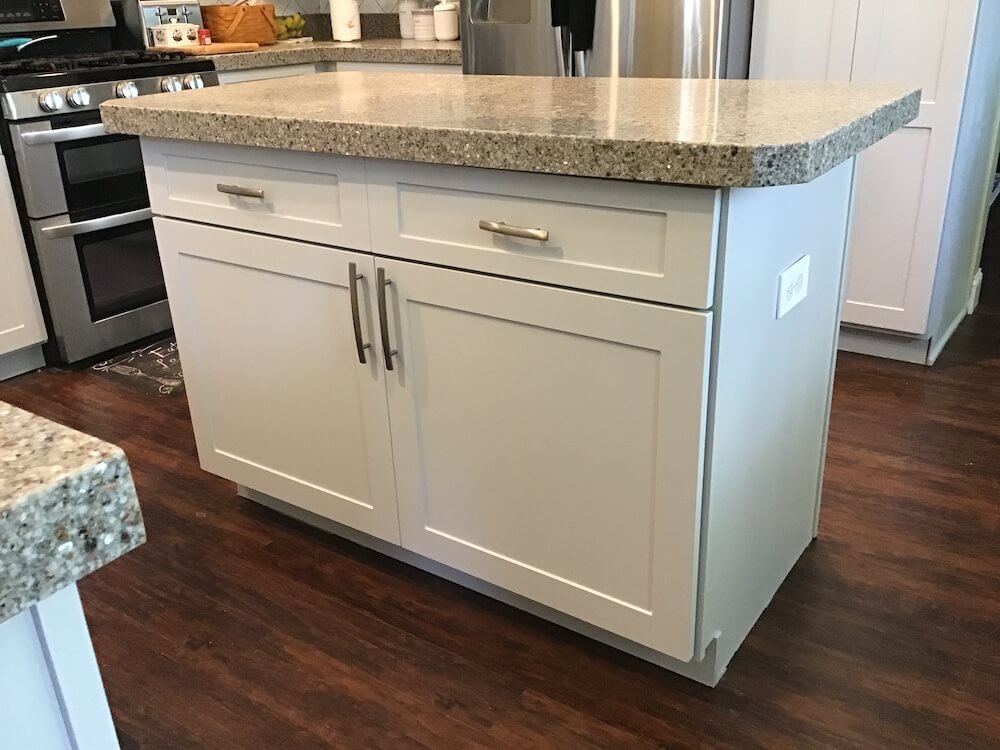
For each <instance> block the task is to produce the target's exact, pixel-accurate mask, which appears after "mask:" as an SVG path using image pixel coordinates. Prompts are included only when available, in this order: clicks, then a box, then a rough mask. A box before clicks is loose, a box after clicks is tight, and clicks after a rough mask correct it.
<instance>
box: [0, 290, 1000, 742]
mask: <svg viewBox="0 0 1000 750" xmlns="http://www.w3.org/2000/svg"><path fill="white" fill-rule="evenodd" d="M994 281H1000V278H996V279H994ZM989 298H990V299H992V297H989ZM0 399H3V400H6V401H9V402H11V403H14V404H16V405H18V406H22V407H24V408H27V409H30V410H31V411H34V412H37V413H39V414H43V415H45V416H47V417H50V418H52V419H55V420H58V421H60V422H63V423H66V424H68V425H71V426H73V427H77V428H79V429H82V430H86V431H88V432H91V433H93V434H95V435H98V436H100V437H102V438H104V439H106V440H110V441H112V442H114V443H118V444H119V445H121V446H122V447H123V448H124V449H125V451H126V453H127V454H128V456H129V459H130V460H131V463H132V468H133V472H134V476H135V481H136V484H137V486H138V489H139V496H140V499H141V502H142V505H143V508H144V511H145V519H146V524H147V527H148V530H149V542H148V543H147V544H146V545H145V546H144V547H142V548H140V549H139V550H137V551H135V552H134V553H132V554H130V555H127V556H126V557H124V558H122V559H121V560H118V561H117V562H115V563H114V564H112V565H110V566H109V567H107V568H105V569H103V570H101V571H99V572H98V573H96V574H94V575H92V576H90V577H88V578H86V579H84V580H83V581H82V582H81V585H80V588H81V591H82V595H83V601H84V605H85V608H86V611H87V616H88V619H89V622H90V626H91V629H92V633H93V638H94V642H95V647H96V650H97V654H98V657H99V660H100V663H101V669H102V671H103V674H104V679H105V683H106V686H107V691H108V695H109V698H110V701H111V707H112V710H113V712H114V715H115V719H116V722H117V724H118V726H119V727H120V729H121V730H122V731H124V732H125V733H127V734H128V735H129V736H131V737H132V738H134V739H135V740H136V741H137V742H138V744H139V746H140V747H141V748H142V749H143V750H153V749H154V748H170V749H171V750H174V749H177V748H210V749H211V750H226V749H228V748H234V749H235V748H239V749H240V750H247V749H250V748H281V749H283V750H284V749H285V748H287V749H289V750H291V749H295V750H298V749H300V748H302V749H308V748H330V747H335V748H376V747H377V748H411V747H414V748H416V747H424V748H452V747H458V748H486V747H490V748H505V749H506V748H542V747H553V748H572V749H573V750H576V749H577V748H580V749H583V748H631V747H650V748H651V747H694V746H711V747H734V748H747V747H770V748H773V747H782V748H785V747H788V748H806V747H845V748H846V747H850V748H854V747H970V748H986V747H1000V741H998V738H1000V646H998V644H1000V307H993V308H990V307H986V308H984V309H983V310H982V311H981V312H980V313H979V314H977V315H976V316H974V317H973V318H970V319H968V320H967V321H966V322H965V323H964V324H963V325H962V327H961V328H960V329H959V331H958V333H957V334H956V337H955V339H954V341H953V343H952V345H951V346H950V347H949V348H948V350H947V351H946V352H945V354H944V355H943V356H942V357H941V359H940V361H939V364H938V365H937V366H936V367H935V368H933V369H926V368H923V367H919V366H915V365H905V364H899V363H893V362H888V361H884V360H876V359H869V358H866V357H862V356H858V355H848V354H845V355H842V356H841V358H840V363H839V371H838V380H837V385H836V392H835V396H834V416H833V422H832V428H831V438H830V446H829V460H828V466H827V473H826V489H825V497H824V504H823V513H822V518H821V525H820V536H819V539H818V540H817V541H816V543H814V544H813V545H812V547H810V549H809V550H807V551H806V553H805V555H804V556H803V557H802V559H801V560H800V561H799V563H798V565H797V566H796V567H795V569H794V570H793V571H792V573H791V575H790V577H789V579H788V580H787V581H786V583H785V584H784V586H783V587H782V588H781V590H780V591H779V592H778V595H777V596H776V598H775V600H774V602H773V604H772V605H771V607H770V608H769V609H768V610H767V611H766V612H765V613H764V616H763V618H762V619H761V620H760V622H759V623H758V624H757V626H756V627H755V629H754V630H753V631H752V632H751V634H750V636H749V638H748V639H747V641H746V643H745V644H744V645H743V647H742V649H741V650H740V652H739V653H738V654H737V655H736V657H735V659H734V660H733V662H732V663H731V664H730V667H729V671H728V673H727V674H726V675H725V677H724V678H723V680H722V682H721V684H720V686H719V687H718V688H716V689H715V690H711V689H709V688H705V687H702V686H699V685H697V684H695V683H692V682H689V681H687V680H685V679H683V678H681V677H677V676H674V675H672V674H670V673H668V672H665V671H662V670H660V669H657V668H656V667H653V666H651V665H649V664H646V663H644V662H642V661H639V660H638V659H634V658H631V657H628V656H625V655H622V654H620V653H618V652H616V651H614V650H612V649H610V648H607V647H604V646H601V645H599V644H596V643H594V642H592V641H589V640H587V639H585V638H583V637H580V636H577V635H574V634H572V633H570V632H567V631H565V630H563V629H561V628H559V627H557V626H554V625H551V624H548V623H546V622H544V621H541V620H538V619H535V618H534V617H531V616H529V615H526V614H522V613H520V612H518V611H516V610H514V609H511V608H508V607H506V606H503V605H500V604H497V603H495V602H493V601H492V600H490V599H487V598H485V597H483V596H480V595H477V594H474V593H471V592H469V591H467V590H465V589H462V588H460V587H458V586H455V585H452V584H450V583H447V582H445V581H442V580H440V579H437V578H435V577H433V576H430V575H428V574H425V573H422V572H419V571H417V570H414V569H412V568H409V567H407V566H405V565H403V564H401V563H397V562H394V561H391V560H388V559H385V558H382V557H380V556H378V555H377V554H374V553H372V552H369V551H367V550H365V549H362V548H360V547H357V546H355V545H353V544H350V543H348V542H344V541H340V540H338V539H336V538H333V537H330V536H327V535H324V534H322V533H320V532H317V531H315V530H312V529H310V528H308V527H306V526H303V525H300V524H297V523H295V522H292V521H289V520H287V519H284V518H283V517H281V516H279V515H276V514H274V513H272V512H270V511H267V510H265V509H263V508H261V507H258V506H256V505H254V504H252V503H250V502H248V501H244V500H242V499H240V498H238V497H236V495H235V492H234V488H233V485H232V484H230V483H228V482H225V481H222V480H220V479H217V478H214V477H212V476H210V475H208V474H205V473H203V472H201V471H200V470H199V469H198V466H197V461H196V457H195V452H194V444H193V438H192V435H191V429H190V424H189V421H188V413H187V406H186V403H185V401H184V400H183V398H174V399H164V400H160V399H156V398H151V397H148V396H142V395H139V394H134V393H132V392H131V391H128V390H125V389H124V388H123V387H121V386H119V385H116V384H114V383H112V382H109V381H107V380H104V379H101V378H98V377H96V376H92V375H89V374H87V373H85V372H84V373H79V372H59V371H45V372H41V373H37V374H32V375H27V376H24V377H21V378H18V379H16V380H13V381H8V382H7V383H3V384H0Z"/></svg>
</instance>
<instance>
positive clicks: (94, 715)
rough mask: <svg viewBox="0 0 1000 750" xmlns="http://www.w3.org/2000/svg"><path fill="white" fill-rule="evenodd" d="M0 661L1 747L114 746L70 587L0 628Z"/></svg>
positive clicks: (113, 749)
mask: <svg viewBox="0 0 1000 750" xmlns="http://www.w3.org/2000/svg"><path fill="white" fill-rule="evenodd" d="M0 664H2V665H3V668H2V669H0V748H4V749H5V750H6V749H7V748H9V749H10V750H15V748H23V749H24V750H28V749H29V748H30V750H84V749H86V750H118V749H119V747H120V745H119V743H118V737H117V734H116V733H115V726H114V723H113V721H112V719H111V711H110V709H109V708H108V699H107V697H106V696H105V694H104V683H103V682H102V680H101V673H100V671H99V669H98V666H97V657H96V656H95V654H94V647H93V645H91V642H90V633H89V631H88V629H87V622H86V619H85V618H84V614H83V607H82V606H81V605H80V594H79V592H78V591H77V588H76V585H75V584H70V585H69V586H66V587H65V588H62V589H60V590H59V591H57V592H56V593H55V594H52V595H51V596H49V597H48V598H47V599H44V600H43V601H40V602H38V603H37V604H35V605H33V606H32V607H30V608H29V609H26V610H24V611H23V612H21V613H20V614H17V615H15V616H14V617H12V618H11V619H9V620H6V621H4V622H2V623H0Z"/></svg>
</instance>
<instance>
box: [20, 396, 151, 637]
mask: <svg viewBox="0 0 1000 750" xmlns="http://www.w3.org/2000/svg"><path fill="white" fill-rule="evenodd" d="M145 540H146V530H145V527H144V526H143V523H142V513H141V512H140V511H139V501H138V500H137V499H136V495H135V487H134V486H133V484H132V474H131V472H130V471H129V466H128V460H127V459H126V458H125V454H124V453H123V452H122V450H121V448H117V447H115V446H113V445H110V444H109V443H105V442H103V441H101V440H98V439H97V438H93V437H90V436H89V435H84V434H83V433H82V432H77V431H76V430H71V429H69V428H68V427H63V426H61V425H58V424H56V423H55V422H50V421H49V420H47V419H43V418H41V417H37V416H35V415H34V414H29V413H28V412H26V411H22V410H21V409H17V408H15V407H13V406H10V405H9V404H6V403H4V402H2V401H0V622H3V621H4V620H7V619H10V618H11V617H13V616H14V615H16V614H18V613H19V612H21V611H23V610H25V609H27V608H28V607H30V606H32V605H33V604H37V603H38V602H40V601H41V600H42V599H45V598H46V597H47V596H49V595H50V594H53V593H55V592H56V591H58V590H59V589H61V588H62V587H64V586H67V585H69V584H71V583H73V582H75V581H78V580H79V579H81V578H83V577H84V576H86V575H89V574H90V573H93V572H94V571H95V570H97V569H98V568H101V567H103V566H105V565H107V564H108V563H109V562H111V561H112V560H115V559H117V558H119V557H121V556H122V555H124V554H125V553H126V552H128V551H129V550H131V549H133V548H135V547H137V546H138V545H140V544H142V543H143V542H144V541H145Z"/></svg>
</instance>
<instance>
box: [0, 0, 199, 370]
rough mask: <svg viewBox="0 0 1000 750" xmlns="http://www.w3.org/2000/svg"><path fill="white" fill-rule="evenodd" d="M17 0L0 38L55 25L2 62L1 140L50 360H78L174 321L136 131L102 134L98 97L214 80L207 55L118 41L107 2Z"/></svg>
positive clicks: (0, 20) (0, 25) (3, 18)
mask: <svg viewBox="0 0 1000 750" xmlns="http://www.w3.org/2000/svg"><path fill="white" fill-rule="evenodd" d="M6 5H10V3H5V6H6ZM13 5H15V6H18V8H15V9H14V10H13V11H8V10H6V7H5V9H4V10H0V39H2V38H4V37H8V38H9V37H11V36H18V35H20V36H29V37H30V36H33V35H31V34H27V33H26V32H29V31H34V30H38V31H45V32H46V33H47V34H49V35H51V34H53V32H54V31H55V36H54V37H52V38H50V39H39V41H38V42H36V43H35V44H33V45H31V46H30V47H26V48H25V51H24V53H23V54H22V56H21V57H20V58H16V59H14V60H11V61H9V62H0V95H2V106H3V117H4V120H5V125H6V127H5V128H4V131H5V132H4V133H3V134H2V146H3V152H4V156H5V158H7V160H8V163H9V164H10V167H11V174H12V175H14V182H15V185H14V187H15V193H16V194H17V195H18V198H19V207H20V210H21V212H22V224H23V226H24V228H25V233H26V240H27V244H28V246H29V248H30V250H31V255H32V261H33V265H34V268H35V272H36V277H37V280H38V281H39V287H40V288H39V292H40V295H41V296H42V298H43V302H44V306H45V308H46V312H47V316H46V317H47V324H48V326H49V333H50V336H51V339H52V340H51V342H50V344H52V346H51V347H50V351H49V352H48V358H49V360H50V361H54V360H58V361H61V362H66V363H71V362H77V361H79V360H82V359H86V358H88V357H91V356H94V355H97V354H101V353H103V352H106V351H108V350H110V349H113V348H115V347H118V346H121V345H123V344H128V343H131V342H133V341H136V340H138V339H141V338H144V337H146V336H150V335H153V334H156V333H159V332H161V331H165V330H167V329H168V328H170V327H171V321H170V311H169V308H168V306H167V297H166V290H165V288H164V284H163V274H162V271H161V269H160V260H159V255H158V252H157V248H156V240H155V238H154V235H153V226H152V221H151V212H150V209H149V196H148V195H147V192H146V184H145V179H144V176H143V168H142V155H141V152H140V149H139V140H138V139H137V138H134V137H129V136H117V135H107V134H105V132H104V127H103V125H102V124H101V117H100V113H99V111H98V107H99V106H100V104H101V102H103V101H106V100H109V99H114V98H131V97H135V96H143V95H145V94H153V93H161V92H174V91H182V90H184V89H194V88H202V87H203V86H215V85H218V78H217V76H216V74H215V72H214V65H213V64H212V62H211V61H207V60H194V59H191V58H185V57H184V56H182V55H180V54H176V53H171V54H156V53H149V52H145V51H140V50H126V51H121V50H114V49H112V38H113V34H112V31H113V30H112V28H111V25H112V24H113V17H112V14H111V6H110V0H62V5H60V0H19V1H18V2H14V3H13ZM28 14H33V15H28ZM60 17H61V19H62V20H59V19H60ZM74 19H76V20H74ZM97 21H99V22H100V23H101V24H102V26H99V27H97V28H90V27H88V28H82V29H81V28H75V27H74V26H73V24H76V23H86V24H92V23H95V22H97ZM28 50H31V52H30V55H32V56H29V57H25V56H24V55H26V54H29V52H28ZM35 55H38V56H35Z"/></svg>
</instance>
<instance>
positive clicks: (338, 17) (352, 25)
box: [330, 0, 361, 42]
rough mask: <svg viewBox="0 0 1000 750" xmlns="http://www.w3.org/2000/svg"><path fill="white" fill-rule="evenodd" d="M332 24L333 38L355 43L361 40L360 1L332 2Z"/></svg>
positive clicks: (338, 0) (343, 0)
mask: <svg viewBox="0 0 1000 750" xmlns="http://www.w3.org/2000/svg"><path fill="white" fill-rule="evenodd" d="M330 23H331V25H332V26H333V38H334V39H335V40H336V41H338V42H353V41H355V40H356V39H360V38H361V9H360V8H359V7H358V0H330Z"/></svg>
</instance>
